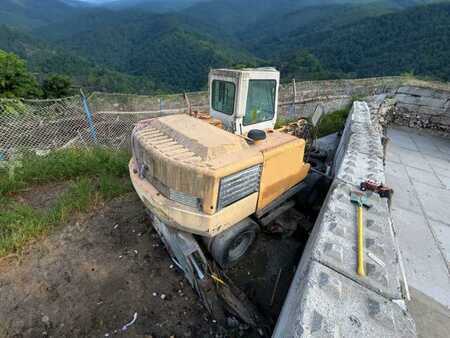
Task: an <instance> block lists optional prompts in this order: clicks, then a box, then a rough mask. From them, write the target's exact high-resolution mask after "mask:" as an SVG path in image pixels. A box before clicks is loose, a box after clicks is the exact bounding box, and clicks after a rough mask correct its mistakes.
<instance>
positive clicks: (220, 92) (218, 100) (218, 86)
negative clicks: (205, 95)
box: [212, 80, 236, 115]
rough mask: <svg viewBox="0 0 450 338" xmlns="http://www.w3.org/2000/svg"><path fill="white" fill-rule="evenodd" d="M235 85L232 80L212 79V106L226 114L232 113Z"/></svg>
mask: <svg viewBox="0 0 450 338" xmlns="http://www.w3.org/2000/svg"><path fill="white" fill-rule="evenodd" d="M235 95H236V86H235V84H234V83H233V82H227V81H219V80H214V81H213V82H212V108H213V109H214V110H215V111H217V112H219V113H224V114H227V115H233V112H234V98H235Z"/></svg>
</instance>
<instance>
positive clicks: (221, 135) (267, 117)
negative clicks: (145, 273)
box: [129, 68, 327, 332]
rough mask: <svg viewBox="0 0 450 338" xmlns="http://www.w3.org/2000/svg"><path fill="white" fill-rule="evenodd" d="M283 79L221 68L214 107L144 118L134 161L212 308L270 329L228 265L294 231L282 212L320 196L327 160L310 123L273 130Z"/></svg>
mask: <svg viewBox="0 0 450 338" xmlns="http://www.w3.org/2000/svg"><path fill="white" fill-rule="evenodd" d="M279 82H280V74H279V72H278V71H277V70H276V69H274V68H256V69H241V70H231V69H217V70H212V71H211V72H210V74H209V105H210V109H209V113H208V114H194V113H191V114H183V115H171V116H165V117H159V118H154V119H150V120H145V121H141V122H140V123H139V124H138V125H137V126H136V128H135V129H134V131H133V135H132V146H133V158H132V159H131V161H130V164H129V167H130V176H131V180H132V183H133V185H134V188H135V190H136V192H137V194H138V195H139V197H140V199H141V200H142V202H143V203H144V204H145V206H146V208H147V209H148V211H149V213H150V215H151V218H152V222H153V226H154V227H155V229H156V230H157V232H158V234H159V235H160V237H161V239H162V241H163V243H164V244H165V246H166V248H167V250H168V252H169V254H170V256H171V258H172V260H173V261H174V263H175V264H176V266H177V267H178V268H179V269H180V270H181V271H182V272H183V273H184V275H185V277H186V278H187V279H188V280H189V282H190V284H191V285H192V287H193V288H194V289H195V290H196V291H197V293H198V294H199V296H200V297H201V299H202V301H203V303H204V304H205V306H206V308H207V309H208V310H209V311H210V312H211V314H212V315H213V316H214V317H215V318H216V319H217V320H219V321H225V319H226V318H228V317H229V316H233V317H235V318H238V319H239V320H241V321H243V322H245V323H246V324H248V325H252V326H254V327H258V328H260V329H261V332H263V331H264V330H265V328H264V325H265V324H264V319H263V318H262V317H261V315H260V314H259V313H258V311H257V309H256V308H255V307H254V306H253V305H252V304H251V302H250V301H249V300H248V299H247V297H246V296H245V295H244V294H243V293H242V292H241V291H240V290H239V289H238V288H237V287H235V286H234V284H233V282H232V281H231V280H230V279H229V278H228V277H227V276H226V275H225V274H224V272H223V268H225V267H227V266H230V265H232V264H236V263H237V262H238V261H239V259H240V258H242V257H243V256H245V255H246V253H247V251H248V249H249V248H250V246H251V245H252V243H253V242H254V241H255V240H256V238H257V233H258V232H259V231H261V230H264V231H269V230H270V229H275V228H276V229H278V230H277V231H280V229H281V231H283V230H284V231H286V232H287V233H289V232H292V231H293V230H295V224H294V225H293V224H292V222H289V218H286V217H284V218H283V217H281V216H283V215H285V214H286V213H288V212H291V213H292V212H293V213H294V215H295V208H294V207H295V205H296V204H298V203H299V199H298V197H299V196H303V197H305V196H306V197H308V196H310V195H313V194H311V192H312V191H313V190H314V184H315V183H316V182H317V179H318V178H317V176H314V173H315V172H316V171H317V170H314V171H311V170H310V169H311V164H313V166H314V167H317V158H319V159H320V160H323V162H325V161H326V157H327V156H326V154H325V155H323V154H321V155H320V156H318V157H317V156H316V157H315V158H314V159H313V158H311V153H312V152H311V149H314V144H311V143H313V140H312V141H311V139H310V137H311V135H313V134H314V133H313V132H311V130H313V127H314V126H311V123H310V122H308V121H307V120H302V121H301V122H295V123H293V124H290V126H288V127H285V128H283V129H281V130H275V129H274V127H275V122H276V121H277V117H278V116H277V115H278V114H277V107H278V87H279ZM316 120H317V118H316ZM305 126H309V127H310V129H308V128H306V127H305ZM299 127H301V128H299ZM299 130H300V131H299ZM305 131H308V132H305ZM303 135H307V136H304V137H302V136H303ZM299 136H300V137H299ZM305 139H306V140H305ZM314 151H316V152H317V149H314ZM313 160H314V161H313ZM308 162H311V164H310V163H308ZM313 162H314V163H313ZM321 169H323V170H324V172H326V165H323V166H321ZM303 200H308V198H306V199H305V198H303ZM286 219H287V221H286ZM274 223H277V226H274Z"/></svg>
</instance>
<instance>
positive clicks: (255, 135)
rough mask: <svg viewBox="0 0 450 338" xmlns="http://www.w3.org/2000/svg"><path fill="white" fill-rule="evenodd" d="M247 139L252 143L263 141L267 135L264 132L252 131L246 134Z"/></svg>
mask: <svg viewBox="0 0 450 338" xmlns="http://www.w3.org/2000/svg"><path fill="white" fill-rule="evenodd" d="M247 137H248V138H249V139H251V140H253V141H262V140H265V139H266V137H267V135H266V132H265V131H264V130H259V129H252V130H250V131H249V132H248V134H247Z"/></svg>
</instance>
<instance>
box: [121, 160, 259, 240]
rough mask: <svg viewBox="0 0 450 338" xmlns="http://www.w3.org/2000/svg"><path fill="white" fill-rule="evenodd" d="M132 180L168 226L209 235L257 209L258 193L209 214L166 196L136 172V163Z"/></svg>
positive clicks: (132, 171)
mask: <svg viewBox="0 0 450 338" xmlns="http://www.w3.org/2000/svg"><path fill="white" fill-rule="evenodd" d="M129 169H130V177H131V182H132V183H133V186H134V189H135V190H136V192H137V194H138V196H139V198H140V199H141V200H142V202H143V203H144V205H145V206H146V207H147V208H148V209H149V210H150V211H151V212H152V213H154V214H155V215H157V216H158V217H159V218H160V219H161V220H163V221H164V222H165V223H166V224H167V225H170V226H172V227H175V228H178V229H180V230H183V231H188V232H191V233H194V234H197V235H202V236H206V237H211V236H215V235H217V234H218V233H220V232H222V231H224V230H226V229H228V228H229V227H231V226H233V225H234V224H236V223H237V222H239V221H241V220H243V219H244V218H245V217H247V216H249V215H251V214H253V213H254V212H255V211H256V204H257V202H258V194H257V193H254V194H252V195H250V196H247V197H245V198H243V199H241V200H240V201H237V202H236V203H233V204H232V205H230V206H228V207H227V208H224V209H222V210H219V211H218V212H216V213H215V214H213V215H208V214H206V213H203V212H201V211H198V210H195V209H193V208H190V207H188V206H185V205H182V204H180V203H176V202H174V201H171V200H169V199H167V198H165V197H164V196H163V195H162V194H161V193H160V192H159V191H158V190H157V189H156V188H155V187H154V186H153V185H152V184H151V183H149V182H148V181H147V180H143V179H141V178H139V176H138V174H137V173H135V171H136V170H135V169H136V168H135V163H134V160H133V159H132V160H131V161H130V164H129Z"/></svg>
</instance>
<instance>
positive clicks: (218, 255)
mask: <svg viewBox="0 0 450 338" xmlns="http://www.w3.org/2000/svg"><path fill="white" fill-rule="evenodd" d="M258 230H259V226H258V224H257V223H255V222H254V221H253V220H251V219H250V218H246V219H244V220H242V221H241V222H239V223H237V224H236V225H234V226H232V227H230V228H229V229H227V230H225V231H224V232H221V233H220V234H218V235H217V236H215V237H213V238H211V239H207V240H206V241H207V242H208V243H207V245H208V249H209V252H210V253H211V255H212V257H213V258H214V260H215V261H216V262H217V263H218V264H219V265H220V266H221V267H222V268H225V267H229V266H232V265H233V264H235V263H236V262H237V261H239V259H240V258H242V257H243V256H245V254H246V253H247V251H248V249H249V248H250V247H251V245H252V244H253V242H254V241H255V239H256V234H257V232H258Z"/></svg>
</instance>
